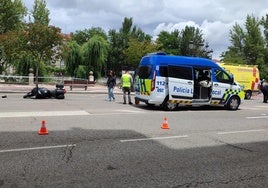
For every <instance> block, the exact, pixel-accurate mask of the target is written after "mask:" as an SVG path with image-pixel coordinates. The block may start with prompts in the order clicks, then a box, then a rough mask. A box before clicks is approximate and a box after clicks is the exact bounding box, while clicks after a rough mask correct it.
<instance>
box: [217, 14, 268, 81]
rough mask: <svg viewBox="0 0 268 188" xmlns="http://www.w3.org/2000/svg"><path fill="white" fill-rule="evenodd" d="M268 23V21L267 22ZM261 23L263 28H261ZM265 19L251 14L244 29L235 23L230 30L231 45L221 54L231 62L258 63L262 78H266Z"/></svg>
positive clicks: (267, 70) (267, 71)
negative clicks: (259, 18)
mask: <svg viewBox="0 0 268 188" xmlns="http://www.w3.org/2000/svg"><path fill="white" fill-rule="evenodd" d="M267 23H268V22H267ZM261 25H262V26H263V27H264V29H261ZM267 28H268V26H267V25H266V19H265V18H264V17H263V18H262V20H261V21H259V20H258V19H257V18H255V17H253V16H249V15H248V16H247V18H246V22H245V29H244V30H243V29H242V27H241V26H239V25H238V24H235V25H234V27H233V28H232V30H231V31H230V41H231V46H229V47H228V50H227V51H226V52H224V53H223V54H222V57H223V61H224V62H226V63H232V64H249V65H258V67H259V70H260V75H261V77H262V78H268V76H266V75H267V73H268V69H267V63H266V62H267V61H266V60H267V59H266V58H267V57H268V53H267V47H265V43H266V41H265V40H266V38H264V37H263V34H262V32H261V31H262V30H263V31H264V36H265V37H266V31H267Z"/></svg>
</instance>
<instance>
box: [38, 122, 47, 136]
mask: <svg viewBox="0 0 268 188" xmlns="http://www.w3.org/2000/svg"><path fill="white" fill-rule="evenodd" d="M38 134H39V135H47V134H48V130H47V128H46V121H45V120H42V126H41V128H40V130H39V132H38Z"/></svg>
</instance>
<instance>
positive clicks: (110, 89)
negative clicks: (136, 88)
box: [106, 70, 116, 101]
mask: <svg viewBox="0 0 268 188" xmlns="http://www.w3.org/2000/svg"><path fill="white" fill-rule="evenodd" d="M106 85H107V88H108V101H112V100H113V101H114V100H115V97H114V87H115V85H116V78H115V76H114V74H113V71H112V70H110V72H109V75H108V79H107V83H106Z"/></svg>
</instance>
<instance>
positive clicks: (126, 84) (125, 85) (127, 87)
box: [121, 70, 133, 104]
mask: <svg viewBox="0 0 268 188" xmlns="http://www.w3.org/2000/svg"><path fill="white" fill-rule="evenodd" d="M132 82H133V79H132V76H131V75H130V74H129V72H128V70H126V72H125V74H123V75H122V77H121V84H122V90H123V99H124V103H123V104H126V95H128V104H132V102H131V97H130V92H131V86H132Z"/></svg>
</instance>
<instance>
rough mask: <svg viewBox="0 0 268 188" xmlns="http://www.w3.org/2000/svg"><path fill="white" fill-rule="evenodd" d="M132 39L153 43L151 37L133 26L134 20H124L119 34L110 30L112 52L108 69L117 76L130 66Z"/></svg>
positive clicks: (109, 37)
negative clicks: (129, 50)
mask: <svg viewBox="0 0 268 188" xmlns="http://www.w3.org/2000/svg"><path fill="white" fill-rule="evenodd" d="M130 38H135V39H137V40H138V41H139V42H144V41H148V42H151V38H152V37H151V36H150V35H147V34H145V33H144V32H143V31H142V30H141V29H140V28H137V27H136V26H134V25H133V21H132V18H124V21H123V22H122V27H121V28H120V29H119V32H117V31H116V30H114V29H111V30H109V34H108V39H109V43H110V50H109V55H108V60H107V62H108V65H107V67H108V69H112V70H114V71H115V72H116V73H117V74H118V73H121V70H122V67H123V66H125V65H128V64H129V62H127V56H128V51H126V49H127V48H128V47H129V45H130V44H129V41H130ZM137 56H139V54H137Z"/></svg>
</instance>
